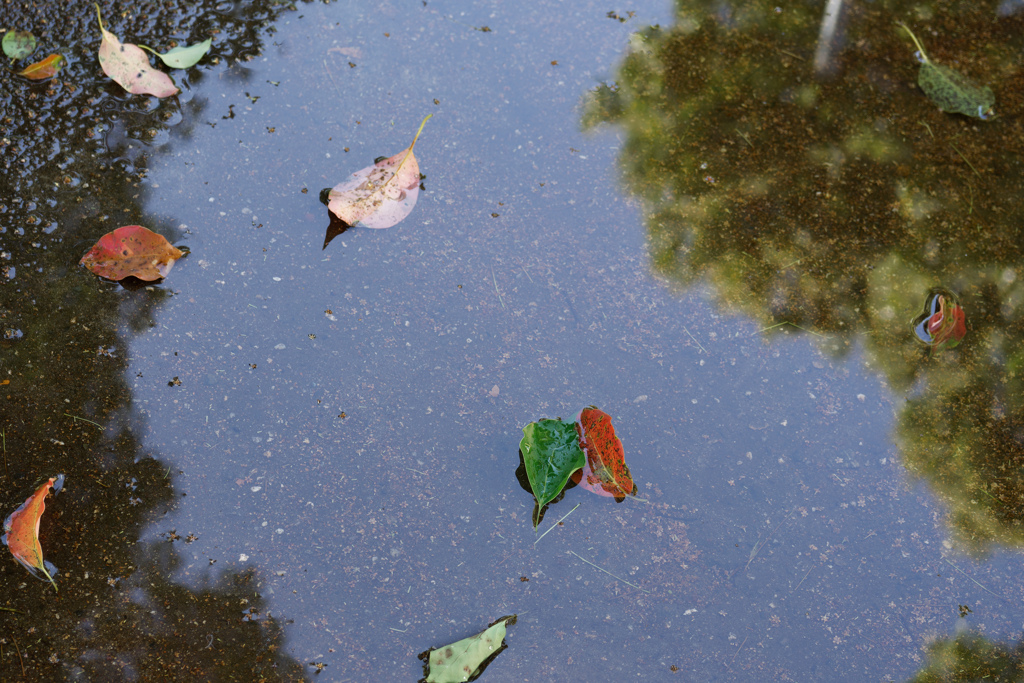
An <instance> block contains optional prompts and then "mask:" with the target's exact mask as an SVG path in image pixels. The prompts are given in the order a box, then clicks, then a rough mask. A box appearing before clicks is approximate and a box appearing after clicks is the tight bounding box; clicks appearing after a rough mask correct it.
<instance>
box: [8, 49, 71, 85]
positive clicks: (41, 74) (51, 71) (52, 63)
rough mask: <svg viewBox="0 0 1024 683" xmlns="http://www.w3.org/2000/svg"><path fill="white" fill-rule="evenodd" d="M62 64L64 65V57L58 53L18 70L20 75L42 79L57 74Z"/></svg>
mask: <svg viewBox="0 0 1024 683" xmlns="http://www.w3.org/2000/svg"><path fill="white" fill-rule="evenodd" d="M62 66H64V58H63V57H61V56H60V55H58V54H52V55H50V56H49V57H47V58H46V59H44V60H42V61H39V62H36V63H35V64H30V65H28V66H26V67H25V68H24V70H22V71H19V72H18V75H19V76H24V77H25V78H28V79H31V80H33V81H41V80H43V79H44V78H50V77H51V76H55V75H56V74H57V72H58V71H60V68H61V67H62Z"/></svg>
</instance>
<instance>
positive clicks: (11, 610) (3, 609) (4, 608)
mask: <svg viewBox="0 0 1024 683" xmlns="http://www.w3.org/2000/svg"><path fill="white" fill-rule="evenodd" d="M0 612H14V613H15V614H21V612H19V611H18V610H16V609H14V608H13V607H0Z"/></svg>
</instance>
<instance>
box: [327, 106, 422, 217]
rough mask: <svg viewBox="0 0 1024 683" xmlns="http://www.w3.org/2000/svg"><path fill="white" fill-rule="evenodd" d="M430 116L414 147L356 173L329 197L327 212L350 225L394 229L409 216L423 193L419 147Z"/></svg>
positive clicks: (336, 187) (409, 147)
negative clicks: (416, 149) (417, 148)
mask: <svg viewBox="0 0 1024 683" xmlns="http://www.w3.org/2000/svg"><path fill="white" fill-rule="evenodd" d="M431 116H433V114H429V115H427V118H425V119H423V122H422V123H420V128H419V130H418V131H416V137H414V138H413V139H412V144H411V145H409V146H408V147H407V148H406V149H403V150H402V151H401V152H399V153H398V154H396V155H394V156H392V157H388V158H387V159H382V160H380V161H378V162H377V163H375V164H374V165H373V166H367V167H366V168H364V169H361V170H359V171H356V172H355V173H353V174H352V176H351V177H350V178H349V179H348V180H347V181H345V182H344V183H341V184H339V185H337V186H335V187H334V189H332V190H331V191H330V192H329V193H328V203H327V208H328V209H329V210H330V212H331V213H333V214H334V215H335V216H337V217H338V218H340V219H341V220H343V221H345V222H346V223H348V224H349V225H356V224H358V225H360V226H363V227H365V228H390V227H391V226H393V225H395V224H397V223H398V222H399V221H401V220H402V219H403V218H405V217H406V216H408V215H409V213H410V212H411V211H412V207H414V206H415V205H416V200H417V199H418V197H419V192H420V165H419V162H417V161H416V157H415V155H413V153H412V148H413V147H415V146H416V140H418V139H419V137H420V133H421V132H422V131H423V126H424V125H425V124H426V123H427V121H428V120H429V119H430V117H431Z"/></svg>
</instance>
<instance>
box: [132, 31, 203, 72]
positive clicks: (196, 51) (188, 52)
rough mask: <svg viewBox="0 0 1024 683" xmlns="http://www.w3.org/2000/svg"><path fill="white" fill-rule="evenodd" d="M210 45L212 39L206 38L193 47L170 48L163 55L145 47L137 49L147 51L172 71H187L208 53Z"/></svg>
mask: <svg viewBox="0 0 1024 683" xmlns="http://www.w3.org/2000/svg"><path fill="white" fill-rule="evenodd" d="M211 45H213V38H207V39H206V40H204V41H203V42H201V43H196V44H195V45H189V46H187V47H175V48H171V49H170V50H168V51H167V52H164V53H163V54H160V53H159V52H157V51H156V50H154V49H153V48H151V47H146V46H145V45H140V46H139V47H141V48H142V49H143V50H149V51H150V52H152V53H153V54H155V55H156V56H157V57H159V58H160V61H162V62H163V63H164V64H166V65H167V66H169V67H171V68H172V69H187V68H189V67H191V66H195V65H196V64H198V63H199V60H200V59H202V58H203V57H205V56H206V53H208V52H209V51H210V46H211ZM147 61H148V60H147Z"/></svg>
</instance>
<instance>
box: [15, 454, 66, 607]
mask: <svg viewBox="0 0 1024 683" xmlns="http://www.w3.org/2000/svg"><path fill="white" fill-rule="evenodd" d="M63 485H64V475H63V474H58V475H57V476H56V477H50V478H49V479H48V480H47V481H46V482H45V483H44V484H43V485H42V486H40V487H39V488H38V489H36V492H35V493H33V494H32V495H31V496H30V497H29V498H28V499H27V500H26V501H25V502H24V503H22V505H21V507H19V508H18V509H17V510H15V511H14V512H12V513H11V515H10V516H9V517H8V518H7V519H5V520H4V535H3V537H2V538H0V541H3V543H4V545H6V546H7V547H8V548H10V549H11V554H12V555H14V559H16V560H17V561H18V562H20V563H21V564H22V566H24V567H25V569H27V570H29V572H31V574H32V576H34V577H36V578H37V579H42V580H47V579H49V581H50V583H52V584H53V589H54V590H57V584H56V583H55V582H54V580H53V575H54V574H56V573H57V568H56V567H54V566H53V565H52V564H50V563H49V562H47V561H45V560H44V559H43V547H42V546H41V545H40V544H39V520H40V518H41V517H42V516H43V511H44V510H45V509H46V494H47V493H49V492H50V489H51V488H52V489H53V491H54V493H56V492H57V491H60V489H61V487H62V486H63Z"/></svg>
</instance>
